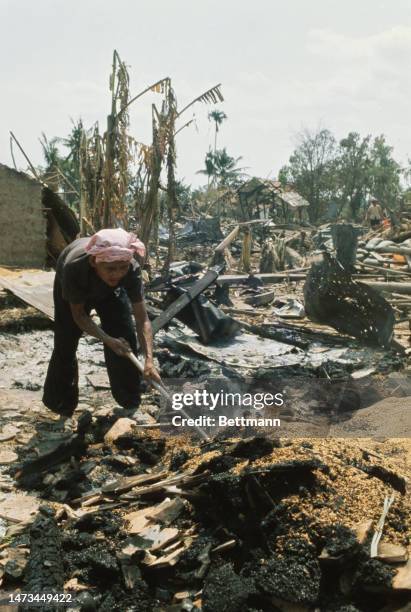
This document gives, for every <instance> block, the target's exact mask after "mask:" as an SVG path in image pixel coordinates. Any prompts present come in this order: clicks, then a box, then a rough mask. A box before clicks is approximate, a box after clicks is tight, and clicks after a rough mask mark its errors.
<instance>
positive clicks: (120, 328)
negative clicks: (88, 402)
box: [43, 280, 141, 417]
mask: <svg viewBox="0 0 411 612" xmlns="http://www.w3.org/2000/svg"><path fill="white" fill-rule="evenodd" d="M53 297H54V349H53V353H52V356H51V359H50V363H49V366H48V370H47V376H46V381H45V383H44V393H43V403H44V405H45V406H47V408H49V409H50V410H52V411H53V412H56V413H58V414H60V415H62V416H68V417H70V416H72V414H73V412H74V410H75V409H76V407H77V404H78V395H79V391H78V363H77V357H76V352H77V347H78V342H79V339H80V337H81V335H82V331H81V330H80V328H79V327H78V326H77V325H76V323H75V321H74V319H73V316H72V314H71V309H70V304H69V303H68V302H67V301H66V300H64V299H63V295H62V291H61V286H60V283H59V282H58V281H57V280H56V281H55V283H54V290H53ZM85 308H86V311H87V312H88V313H90V311H91V309H92V308H95V310H96V311H97V314H98V315H99V317H100V321H101V327H102V328H103V330H104V331H105V332H106V334H108V335H109V336H113V337H114V338H124V339H125V340H127V342H128V343H129V345H130V346H131V348H132V350H133V353H135V354H137V341H136V334H135V331H134V327H133V321H132V311H131V304H130V300H129V298H128V296H127V293H126V291H125V290H124V289H123V288H119V289H117V290H116V292H115V293H113V294H111V295H110V296H109V297H108V298H106V299H104V300H102V301H100V302H96V303H95V304H86V305H85ZM104 357H105V362H106V368H107V373H108V377H109V380H110V386H111V392H112V394H113V397H114V399H115V400H116V402H117V403H118V404H120V406H122V407H123V408H137V407H138V406H139V404H140V382H141V376H140V374H139V372H138V370H137V369H136V368H135V366H133V364H132V363H131V361H129V360H128V359H127V358H125V357H119V356H118V355H116V353H114V352H113V351H112V350H111V349H109V348H108V347H106V346H104Z"/></svg>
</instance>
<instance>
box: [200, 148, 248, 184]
mask: <svg viewBox="0 0 411 612" xmlns="http://www.w3.org/2000/svg"><path fill="white" fill-rule="evenodd" d="M241 159H242V158H241V157H231V155H229V154H228V153H227V150H226V148H225V147H224V149H217V150H216V151H208V152H207V153H206V156H205V160H204V165H205V167H204V168H203V169H202V170H199V171H198V173H197V174H205V175H206V176H207V177H208V179H210V178H211V177H215V179H216V181H217V183H218V186H219V187H232V186H235V185H237V184H239V182H240V181H241V179H242V177H243V176H244V172H243V170H244V168H238V167H237V164H238V162H239V161H240V160H241Z"/></svg>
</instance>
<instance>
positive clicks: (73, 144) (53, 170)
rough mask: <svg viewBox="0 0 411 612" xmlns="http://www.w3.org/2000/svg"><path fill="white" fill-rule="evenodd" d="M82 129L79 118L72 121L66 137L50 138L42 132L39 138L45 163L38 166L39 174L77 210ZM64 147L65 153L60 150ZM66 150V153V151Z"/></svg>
mask: <svg viewBox="0 0 411 612" xmlns="http://www.w3.org/2000/svg"><path fill="white" fill-rule="evenodd" d="M82 131H83V123H82V121H81V119H79V120H78V121H77V122H74V121H72V129H71V132H70V133H69V134H68V136H67V137H66V138H60V137H57V136H55V137H53V138H51V139H50V140H49V139H48V138H47V136H46V134H44V132H43V133H42V135H41V138H40V144H41V146H42V149H43V157H44V162H45V165H44V166H42V167H40V168H38V170H39V174H40V175H41V176H42V178H43V180H44V182H45V183H47V184H48V185H49V187H50V188H51V189H53V190H54V191H56V192H58V193H60V195H62V197H63V199H64V200H65V201H66V202H67V203H68V204H70V205H71V206H72V207H73V208H74V209H76V210H78V204H79V194H80V161H79V159H80V143H81V134H82ZM61 147H63V148H65V149H66V154H64V153H63V152H62V150H61ZM67 151H68V153H67Z"/></svg>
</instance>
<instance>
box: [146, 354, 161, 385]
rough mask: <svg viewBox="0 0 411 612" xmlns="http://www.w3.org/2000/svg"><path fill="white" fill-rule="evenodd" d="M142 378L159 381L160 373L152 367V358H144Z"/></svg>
mask: <svg viewBox="0 0 411 612" xmlns="http://www.w3.org/2000/svg"><path fill="white" fill-rule="evenodd" d="M144 378H145V379H146V380H147V381H148V382H150V380H154V381H155V382H158V383H161V378H160V374H159V373H158V372H157V370H156V368H155V367H154V363H153V360H152V359H146V361H145V364H144Z"/></svg>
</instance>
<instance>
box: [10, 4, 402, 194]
mask: <svg viewBox="0 0 411 612" xmlns="http://www.w3.org/2000/svg"><path fill="white" fill-rule="evenodd" d="M113 49H117V51H118V53H119V54H120V57H121V58H122V60H123V61H124V62H125V63H126V64H127V65H128V67H129V73H130V82H131V86H130V89H131V93H132V95H135V94H137V93H138V92H140V91H141V90H143V89H144V88H145V87H147V86H148V85H150V84H151V83H153V82H155V81H157V80H159V79H160V78H162V77H166V76H169V77H171V79H172V84H173V88H174V90H175V92H176V95H177V99H178V104H179V107H180V109H181V108H182V107H183V106H185V105H186V104H187V103H188V102H189V101H191V100H192V99H193V98H195V97H197V96H198V95H199V94H201V93H202V92H204V91H206V90H207V89H209V88H210V87H212V86H214V85H216V84H217V83H222V93H223V95H224V98H225V100H224V102H223V103H221V104H218V105H217V106H216V108H218V109H220V110H223V111H224V112H225V113H226V115H227V117H228V118H227V120H226V121H225V122H224V124H223V125H222V126H221V129H220V132H219V135H218V147H226V148H227V151H228V153H229V154H230V155H232V156H233V157H240V156H241V157H242V159H241V162H240V165H241V166H243V167H245V168H246V169H247V173H249V174H250V175H255V176H260V177H264V178H265V177H270V178H275V177H276V176H277V174H278V171H279V169H280V168H281V167H282V166H283V165H284V164H285V163H287V161H288V159H289V157H290V155H291V153H292V151H293V149H294V148H295V145H296V142H297V135H298V133H299V132H301V130H303V129H309V130H316V129H318V128H328V129H330V130H331V131H332V132H333V133H334V134H335V136H336V137H337V138H338V139H340V138H343V137H344V136H345V135H346V134H347V133H348V132H349V131H357V132H360V134H362V135H364V136H365V135H366V134H372V135H375V136H376V135H379V134H381V133H384V134H385V135H386V137H387V141H388V142H389V143H390V144H391V145H392V146H393V147H394V155H395V156H396V158H397V159H398V161H400V163H402V164H405V163H406V161H407V158H408V157H411V125H410V124H411V117H410V116H411V113H410V103H411V69H410V66H411V1H410V0H345V1H344V2H341V0H310V1H308V0H287V1H286V2H285V1H284V0H254V1H253V2H250V1H249V0H201V2H200V1H199V0H197V1H195V0H155V1H153V0H116V2H112V1H111V0H110V1H108V0H81V1H80V0H71V1H70V2H67V1H66V0H20V1H19V2H15V1H14V0H0V50H1V53H0V75H1V80H2V86H1V113H0V163H4V164H7V165H10V166H11V165H12V159H11V154H10V145H9V131H10V130H12V131H13V132H14V133H15V135H16V136H17V138H18V139H19V140H20V142H21V143H22V145H23V147H24V149H25V150H26V152H27V154H28V155H29V157H30V158H31V160H32V162H33V163H34V164H35V165H38V164H41V163H42V150H41V145H40V143H39V137H40V136H41V133H42V132H44V133H45V134H46V135H47V136H48V137H49V138H51V137H53V136H61V137H64V136H66V135H67V134H68V133H69V132H70V129H71V119H74V120H76V119H78V118H80V117H81V118H82V120H83V123H84V124H85V126H91V125H92V124H93V123H95V122H96V121H98V122H99V123H100V126H101V128H102V129H104V126H105V122H106V116H107V114H108V112H109V107H110V92H109V89H108V79H109V74H110V70H111V62H112V52H113ZM159 101H160V96H159V95H158V94H157V95H156V94H154V93H150V94H148V95H146V96H144V97H143V98H141V99H140V100H139V101H138V102H136V104H135V105H133V106H132V107H131V112H130V132H131V134H132V136H133V137H135V138H136V139H137V140H138V141H139V142H143V143H146V144H149V143H150V133H151V104H152V103H156V102H157V103H159ZM213 108H214V107H213V106H208V105H204V104H197V105H195V107H194V108H193V109H192V110H190V111H187V113H186V114H185V115H183V116H182V117H181V124H183V123H185V122H187V121H189V120H190V119H191V118H192V117H193V114H195V118H196V121H195V125H191V126H190V127H188V128H186V129H184V130H182V132H181V133H180V134H178V136H177V156H178V158H177V159H178V166H177V175H178V178H180V179H184V180H185V181H186V182H187V183H191V184H193V185H198V184H199V183H202V182H204V177H203V176H202V175H199V174H198V173H197V171H198V170H199V169H200V168H202V167H203V165H204V157H205V153H206V151H207V150H208V148H209V147H210V146H213V140H214V129H213V125H212V123H211V122H210V121H209V120H208V112H209V111H210V110H213ZM15 157H16V162H17V166H18V167H19V169H25V168H26V166H27V164H26V162H25V160H24V159H23V157H22V156H21V154H19V153H18V152H17V151H16V153H15Z"/></svg>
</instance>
